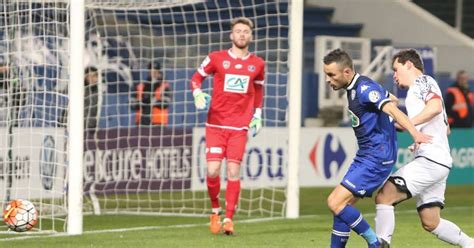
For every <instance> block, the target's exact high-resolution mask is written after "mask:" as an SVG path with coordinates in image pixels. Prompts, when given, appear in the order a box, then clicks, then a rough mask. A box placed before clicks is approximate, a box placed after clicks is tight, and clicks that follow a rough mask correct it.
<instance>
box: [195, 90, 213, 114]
mask: <svg viewBox="0 0 474 248" xmlns="http://www.w3.org/2000/svg"><path fill="white" fill-rule="evenodd" d="M193 96H194V105H195V106H196V109H198V110H204V109H205V110H207V109H208V108H209V105H210V103H211V96H210V95H209V94H207V93H204V92H202V91H201V89H195V90H194V91H193Z"/></svg>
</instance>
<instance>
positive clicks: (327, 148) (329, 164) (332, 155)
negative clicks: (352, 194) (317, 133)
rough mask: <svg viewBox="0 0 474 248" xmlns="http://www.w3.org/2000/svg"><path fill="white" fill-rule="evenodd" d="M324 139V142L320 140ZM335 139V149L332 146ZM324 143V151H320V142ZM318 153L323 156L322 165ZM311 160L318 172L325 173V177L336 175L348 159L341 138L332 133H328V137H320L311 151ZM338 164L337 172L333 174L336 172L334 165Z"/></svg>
mask: <svg viewBox="0 0 474 248" xmlns="http://www.w3.org/2000/svg"><path fill="white" fill-rule="evenodd" d="M321 140H323V141H324V142H320V141H321ZM333 140H334V141H336V142H337V146H336V149H335V150H333V149H332V147H335V146H334V144H333V143H334V142H333ZM320 143H322V145H323V152H322V154H321V153H318V148H319V147H320V146H319V144H320ZM318 154H319V155H320V156H321V155H322V156H321V157H322V160H323V161H322V162H323V163H322V166H321V165H320V162H319V161H320V160H321V159H318ZM309 160H310V161H311V164H312V165H313V168H314V170H316V173H318V174H319V173H323V175H324V178H326V179H330V178H331V177H334V176H335V175H337V174H338V173H339V171H340V170H341V168H342V165H343V164H344V161H345V160H346V152H345V151H344V149H343V148H342V143H341V141H340V140H339V138H337V137H334V136H333V135H332V134H330V133H329V134H327V135H326V137H323V138H318V140H317V141H316V144H314V146H313V148H312V149H311V151H310V153H309ZM334 164H336V173H335V174H332V172H334V169H333V166H334Z"/></svg>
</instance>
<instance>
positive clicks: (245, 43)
mask: <svg viewBox="0 0 474 248" xmlns="http://www.w3.org/2000/svg"><path fill="white" fill-rule="evenodd" d="M232 43H233V44H234V46H236V47H237V48H239V49H246V48H248V47H249V43H250V42H249V41H247V42H239V41H232ZM239 43H240V44H239Z"/></svg>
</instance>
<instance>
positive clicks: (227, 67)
mask: <svg viewBox="0 0 474 248" xmlns="http://www.w3.org/2000/svg"><path fill="white" fill-rule="evenodd" d="M222 66H223V67H224V69H226V70H227V69H229V67H230V61H228V60H224V61H223V62H222Z"/></svg>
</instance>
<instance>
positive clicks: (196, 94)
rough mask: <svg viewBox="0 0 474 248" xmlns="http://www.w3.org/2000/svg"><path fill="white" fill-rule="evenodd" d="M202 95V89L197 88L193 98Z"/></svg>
mask: <svg viewBox="0 0 474 248" xmlns="http://www.w3.org/2000/svg"><path fill="white" fill-rule="evenodd" d="M201 93H202V90H201V89H200V88H196V89H194V90H193V96H194V97H196V96H198V95H199V94H201Z"/></svg>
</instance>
